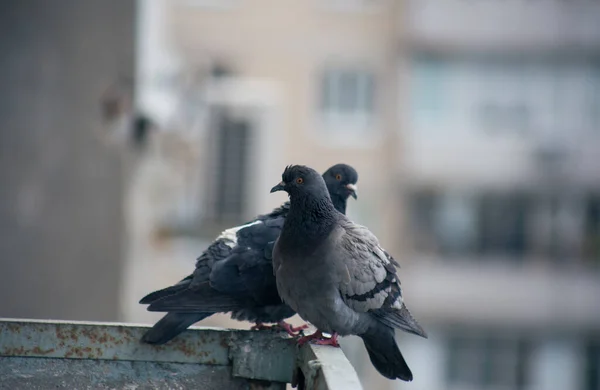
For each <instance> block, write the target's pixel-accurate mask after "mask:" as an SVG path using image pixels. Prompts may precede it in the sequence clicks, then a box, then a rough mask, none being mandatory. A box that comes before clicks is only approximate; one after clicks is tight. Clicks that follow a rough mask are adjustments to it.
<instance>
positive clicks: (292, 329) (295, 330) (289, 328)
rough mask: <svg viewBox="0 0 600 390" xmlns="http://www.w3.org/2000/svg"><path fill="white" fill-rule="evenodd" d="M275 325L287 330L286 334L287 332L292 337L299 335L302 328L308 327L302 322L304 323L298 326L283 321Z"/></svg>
mask: <svg viewBox="0 0 600 390" xmlns="http://www.w3.org/2000/svg"><path fill="white" fill-rule="evenodd" d="M277 325H278V326H279V327H280V328H282V329H283V330H285V331H286V332H287V334H289V335H290V336H292V337H296V336H299V335H300V333H301V332H302V331H303V330H304V329H308V325H306V324H304V325H300V326H296V327H294V326H292V325H291V324H288V323H287V322H285V321H279V322H278V323H277Z"/></svg>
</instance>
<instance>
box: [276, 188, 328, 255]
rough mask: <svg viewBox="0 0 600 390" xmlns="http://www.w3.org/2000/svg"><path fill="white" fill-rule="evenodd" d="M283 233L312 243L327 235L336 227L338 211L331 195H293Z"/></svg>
mask: <svg viewBox="0 0 600 390" xmlns="http://www.w3.org/2000/svg"><path fill="white" fill-rule="evenodd" d="M290 205H291V207H290V212H289V214H288V216H287V218H286V226H285V227H284V229H283V231H282V233H281V234H282V236H283V235H289V236H296V237H298V236H300V237H303V238H304V240H303V241H304V242H305V243H310V244H311V245H312V244H313V243H314V242H316V241H320V240H322V239H324V238H325V237H327V235H328V234H329V232H331V230H332V229H333V228H334V227H335V220H336V218H335V214H336V213H337V211H336V209H335V207H334V205H333V204H332V203H331V200H330V199H329V197H323V198H317V197H313V196H301V197H292V198H291V199H290Z"/></svg>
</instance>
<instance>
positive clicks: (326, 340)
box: [298, 330, 340, 348]
mask: <svg viewBox="0 0 600 390" xmlns="http://www.w3.org/2000/svg"><path fill="white" fill-rule="evenodd" d="M337 338H338V334H337V333H333V334H332V335H331V337H325V336H323V333H322V332H321V331H320V330H318V331H316V332H315V333H313V334H311V335H308V336H304V337H301V338H299V339H298V345H300V346H303V345H304V344H306V343H308V342H313V343H314V344H316V345H331V346H332V347H336V348H339V346H340V344H339V343H338V340H337Z"/></svg>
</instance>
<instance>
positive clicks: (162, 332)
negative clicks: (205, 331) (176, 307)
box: [142, 313, 213, 345]
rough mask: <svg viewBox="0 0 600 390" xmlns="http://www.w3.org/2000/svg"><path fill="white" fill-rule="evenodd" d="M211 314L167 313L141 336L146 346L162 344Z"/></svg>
mask: <svg viewBox="0 0 600 390" xmlns="http://www.w3.org/2000/svg"><path fill="white" fill-rule="evenodd" d="M212 314H213V313H167V315H165V316H164V317H163V318H161V319H160V321H158V322H157V323H156V324H154V326H153V327H152V328H151V329H149V330H148V331H147V332H146V333H144V335H143V336H142V342H143V343H146V344H156V345H161V344H164V343H166V342H168V341H170V340H171V339H173V338H174V337H175V336H177V335H179V334H180V333H181V332H183V331H184V330H186V329H187V328H189V327H190V326H192V325H194V324H195V323H196V322H198V321H201V320H203V319H205V318H206V317H208V316H210V315H212Z"/></svg>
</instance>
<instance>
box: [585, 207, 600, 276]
mask: <svg viewBox="0 0 600 390" xmlns="http://www.w3.org/2000/svg"><path fill="white" fill-rule="evenodd" d="M584 212H585V227H584V229H585V230H584V240H583V244H584V251H583V253H584V257H585V258H587V259H588V261H590V262H591V263H595V264H598V265H600V196H599V195H596V196H589V197H588V199H587V200H586V202H585V210H584Z"/></svg>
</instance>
